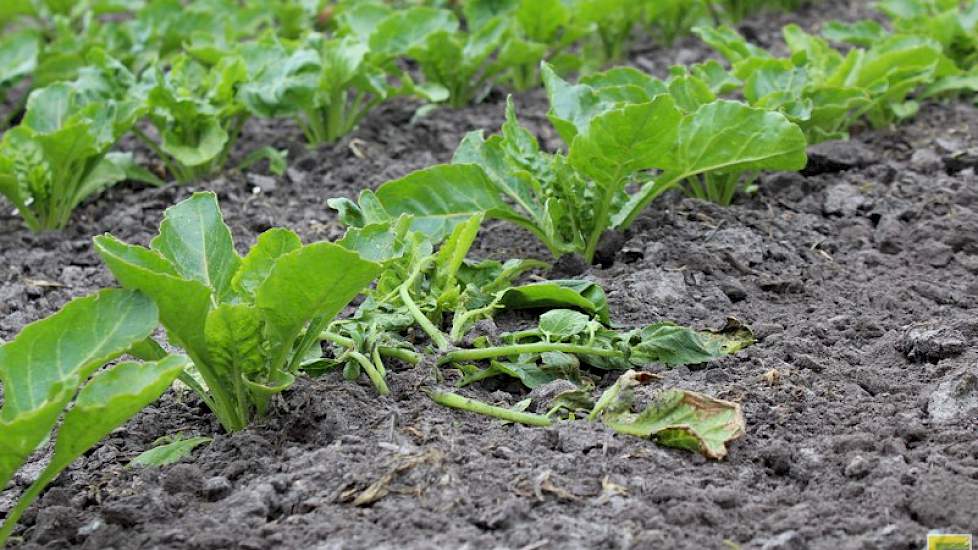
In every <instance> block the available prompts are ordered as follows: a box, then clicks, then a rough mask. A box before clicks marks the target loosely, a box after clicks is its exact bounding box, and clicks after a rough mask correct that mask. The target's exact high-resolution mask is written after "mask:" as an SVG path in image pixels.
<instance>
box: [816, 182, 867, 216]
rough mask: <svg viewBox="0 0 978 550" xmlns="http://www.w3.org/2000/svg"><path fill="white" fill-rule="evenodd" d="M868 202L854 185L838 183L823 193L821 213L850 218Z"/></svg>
mask: <svg viewBox="0 0 978 550" xmlns="http://www.w3.org/2000/svg"><path fill="white" fill-rule="evenodd" d="M868 202H869V201H868V200H867V199H866V197H865V196H864V195H863V194H862V193H861V192H860V191H859V188H857V187H856V186H855V185H851V184H848V183H840V184H838V185H833V186H832V187H829V189H828V191H826V192H825V202H823V203H822V211H823V212H824V213H825V214H827V215H837V216H852V215H854V214H855V213H856V212H858V211H859V210H861V209H863V208H865V207H866V205H867V203H868Z"/></svg>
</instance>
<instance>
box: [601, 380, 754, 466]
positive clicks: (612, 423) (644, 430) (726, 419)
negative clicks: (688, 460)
mask: <svg viewBox="0 0 978 550" xmlns="http://www.w3.org/2000/svg"><path fill="white" fill-rule="evenodd" d="M627 375H628V374H627V373H626V374H625V376H627ZM603 421H604V423H605V424H606V425H607V426H608V427H610V428H611V429H613V430H615V431H617V432H621V433H624V434H628V435H635V436H638V437H649V438H652V439H654V440H655V441H656V442H657V443H659V444H660V445H665V446H667V447H677V448H680V449H686V450H689V451H693V452H699V453H701V454H702V455H703V456H705V457H707V458H712V459H715V460H720V459H723V458H724V457H726V456H727V443H729V442H730V441H733V440H734V439H737V438H739V437H741V436H742V435H744V433H745V431H746V428H745V422H744V414H743V412H742V410H741V407H740V404H738V403H734V402H732V401H723V400H720V399H714V398H712V397H709V396H706V395H703V394H700V393H696V392H692V391H688V390H678V389H670V390H664V391H662V392H660V393H659V394H658V395H657V396H656V397H655V399H654V400H653V401H652V403H650V404H649V405H648V407H647V408H645V409H644V410H643V411H642V412H641V413H639V414H637V415H636V414H632V413H629V412H620V413H617V414H605V415H604V416H603Z"/></svg>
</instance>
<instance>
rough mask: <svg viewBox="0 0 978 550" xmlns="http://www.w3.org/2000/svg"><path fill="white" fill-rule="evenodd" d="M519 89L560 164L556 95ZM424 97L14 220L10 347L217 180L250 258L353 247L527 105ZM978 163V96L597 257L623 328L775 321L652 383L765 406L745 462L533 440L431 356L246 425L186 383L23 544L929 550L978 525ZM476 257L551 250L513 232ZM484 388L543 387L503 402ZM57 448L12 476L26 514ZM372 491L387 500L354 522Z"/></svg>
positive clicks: (769, 20)
mask: <svg viewBox="0 0 978 550" xmlns="http://www.w3.org/2000/svg"><path fill="white" fill-rule="evenodd" d="M853 4H854V6H851V5H849V4H846V3H844V2H830V3H828V4H827V5H826V4H823V8H822V9H821V10H820V11H818V12H817V13H816V12H814V11H810V12H801V13H799V14H794V15H792V16H767V17H761V18H756V19H754V20H752V21H750V22H749V23H748V27H749V28H751V29H753V32H754V34H755V35H756V36H758V37H762V38H763V37H767V38H764V39H765V40H768V41H771V42H775V41H776V40H777V38H776V32H775V31H774V30H773V29H776V28H779V27H780V25H781V24H783V23H784V22H786V21H792V20H796V21H802V22H804V21H820V20H824V19H825V18H843V19H845V18H847V17H850V16H852V15H853V14H857V15H862V13H861V10H862V8H861V7H860V3H855V2H854V3H853ZM636 52H637V53H636V54H635V56H634V57H633V59H632V62H633V63H636V64H639V65H642V64H646V65H648V64H649V63H653V64H655V63H658V65H657V67H659V68H662V67H666V66H668V64H669V63H671V62H673V61H684V62H688V61H691V60H695V59H698V58H702V57H703V55H704V51H703V50H702V48H699V47H698V46H697V45H696V43H695V40H689V41H683V42H682V43H680V44H679V45H677V46H676V47H674V48H671V49H668V50H663V49H657V48H651V47H649V48H644V49H643V48H642V47H641V45H639V47H638V48H637V49H636ZM649 60H653V61H649ZM665 61H668V62H665ZM646 68H648V67H646ZM516 100H517V105H518V107H519V110H520V113H521V116H522V117H523V118H524V120H525V121H526V122H527V123H528V124H529V125H530V127H531V128H533V129H534V130H535V131H536V132H537V133H538V135H539V136H540V138H541V140H543V141H544V142H545V143H547V144H549V145H550V146H556V144H557V142H556V140H555V136H554V134H553V131H552V130H551V129H550V127H549V125H548V124H547V122H546V118H545V112H546V98H545V96H544V95H543V94H542V93H540V92H534V93H530V94H525V95H521V96H518V97H517V98H516ZM415 107H416V106H415V105H412V104H408V103H397V104H394V105H391V106H388V107H385V108H384V109H382V110H381V111H379V112H377V113H375V114H373V115H372V116H371V117H370V118H369V120H367V121H366V123H365V124H364V125H363V126H362V127H361V128H360V129H359V130H358V131H356V132H355V133H354V134H353V135H352V136H351V137H350V138H347V139H346V140H345V141H344V142H342V143H340V144H339V145H337V146H335V147H332V148H325V149H321V150H316V151H308V150H306V149H305V148H304V147H303V146H302V145H301V134H300V133H299V132H298V130H297V129H296V128H295V127H294V126H292V125H291V124H289V123H285V122H282V121H274V122H265V123H257V122H254V123H252V124H251V125H250V126H249V128H248V131H247V134H246V139H245V147H247V146H248V145H259V144H260V145H264V144H272V145H276V146H278V147H286V148H289V150H290V169H289V171H288V173H287V174H286V175H285V176H283V177H273V176H267V175H264V174H261V173H246V174H241V173H238V172H235V171H230V172H228V173H227V174H226V175H224V176H222V177H220V178H218V179H216V180H214V181H210V182H207V183H206V184H201V185H199V186H194V187H176V186H168V187H164V188H161V189H152V188H133V187H117V188H115V189H113V190H111V191H109V192H108V193H106V194H105V195H103V196H101V197H99V198H98V199H96V200H94V201H91V202H89V203H87V204H85V205H83V207H82V208H80V209H79V211H78V212H77V213H76V216H75V222H74V223H73V224H72V226H71V227H70V228H69V229H67V230H65V231H64V232H62V233H60V234H51V235H43V236H33V235H31V234H29V233H28V232H27V231H26V230H25V229H24V228H23V227H22V226H21V224H20V222H19V220H18V219H17V218H16V217H14V216H12V215H10V213H9V212H8V211H4V212H3V213H2V214H0V338H2V339H9V338H12V337H13V336H14V335H15V334H16V332H17V331H18V330H19V329H20V328H21V327H22V326H23V325H24V324H26V323H28V322H30V321H33V320H36V319H39V318H41V317H43V316H46V315H48V314H50V313H52V312H53V311H55V310H56V309H57V308H59V307H60V306H62V305H63V304H64V303H65V302H67V301H68V300H69V299H71V298H72V297H76V296H80V295H83V294H86V293H88V292H91V291H94V290H96V289H97V288H100V287H103V286H109V285H111V284H112V283H113V281H112V278H111V275H109V274H108V272H107V270H105V269H104V268H103V267H102V266H101V265H100V263H99V261H98V259H97V258H96V257H95V255H94V254H93V252H92V249H91V244H90V243H91V241H90V238H91V236H92V235H96V234H99V233H103V232H112V233H113V234H115V235H116V236H118V237H120V238H123V239H125V240H128V241H130V242H139V243H146V242H148V240H149V239H150V237H151V236H152V235H153V234H155V231H156V227H157V225H158V223H159V220H160V218H161V215H162V211H163V209H164V208H166V207H167V206H169V205H171V204H173V203H174V202H176V201H178V200H180V199H182V198H184V197H186V196H187V195H188V194H189V193H191V192H192V191H194V190H199V189H210V190H214V191H216V192H217V193H218V195H219V196H220V199H221V202H222V205H223V208H224V211H225V216H226V221H227V222H228V224H229V225H230V226H231V227H232V229H233V232H234V234H235V237H236V238H237V240H238V243H239V246H240V247H241V250H242V251H244V250H245V249H246V248H247V246H250V244H251V243H252V242H254V239H255V238H256V236H257V235H258V234H259V233H260V232H261V231H263V230H265V229H267V228H269V227H272V226H287V227H290V228H293V229H295V230H296V231H298V232H299V233H300V234H301V235H302V236H303V238H304V239H306V240H307V241H313V240H319V239H333V238H336V237H338V236H339V235H340V234H341V232H342V228H341V226H340V225H339V224H338V222H337V221H336V218H335V215H334V213H333V212H331V211H330V210H329V209H328V208H326V206H325V201H326V199H327V198H329V197H333V196H354V195H355V193H356V192H357V190H358V189H361V188H363V187H368V186H370V187H376V186H377V185H379V184H380V183H382V182H384V181H386V180H389V179H392V178H396V177H399V176H402V175H404V174H407V173H409V172H410V171H412V170H415V169H418V168H422V167H424V166H427V165H430V164H433V163H436V162H445V161H447V160H448V159H449V158H450V157H451V152H452V151H453V150H454V147H455V145H456V144H457V142H458V140H459V139H460V138H461V136H462V135H463V134H464V133H465V132H466V131H469V130H473V129H479V128H486V129H487V130H490V131H495V128H496V127H497V126H498V124H499V123H500V122H501V121H502V117H503V107H504V97H503V96H502V95H501V94H498V93H497V94H494V95H492V96H491V97H490V98H489V100H488V101H487V102H486V103H484V104H482V105H479V106H475V107H471V108H467V109H462V110H456V111H453V110H447V109H445V110H439V111H436V112H435V113H433V114H431V115H429V116H428V117H426V118H423V119H421V120H420V121H417V122H415V123H411V119H412V115H413V112H414V108H415ZM976 152H978V110H976V109H975V107H974V106H973V105H971V104H968V103H963V102H959V103H949V104H943V105H928V106H925V107H924V108H923V109H922V111H921V113H920V114H919V115H918V116H917V117H916V119H915V120H914V121H912V122H909V123H907V124H904V125H902V126H900V127H898V128H895V129H891V130H879V131H868V130H865V131H860V132H858V133H857V134H856V135H854V137H853V140H852V141H850V142H847V143H828V144H823V145H820V146H817V147H815V148H813V150H812V154H811V156H812V162H811V165H810V167H809V169H808V170H806V172H805V173H803V174H773V175H768V176H764V177H763V179H762V181H761V186H760V192H759V193H757V194H756V195H754V196H751V197H744V198H741V199H739V200H738V202H737V204H735V205H734V206H732V207H730V208H718V207H716V206H713V205H711V204H707V203H703V202H699V201H695V200H689V199H684V198H683V197H681V196H680V195H678V194H674V195H670V196H667V197H664V198H663V199H662V200H659V201H658V202H656V203H655V204H654V205H653V206H652V207H651V208H650V209H649V210H648V212H647V213H646V214H645V215H644V216H643V217H642V218H641V219H640V220H639V221H638V222H637V223H636V225H635V226H634V227H633V229H632V230H631V231H630V232H629V233H628V234H626V235H623V236H622V239H621V241H620V242H619V243H617V246H616V247H615V248H614V250H613V251H612V256H613V260H614V263H613V264H612V265H610V266H609V267H606V268H603V267H587V268H586V269H584V271H583V273H581V274H580V275H581V276H583V277H586V278H590V279H593V280H595V281H598V282H600V283H601V284H602V285H603V286H604V287H605V288H606V289H607V291H608V294H609V300H610V302H611V304H612V308H613V315H614V318H615V319H616V320H617V321H618V322H619V323H621V324H624V325H636V324H640V323H647V322H652V321H656V320H660V319H664V318H665V319H672V320H675V321H677V322H681V323H687V324H692V325H695V326H698V327H710V326H719V325H721V324H722V323H723V321H724V319H725V318H726V317H727V316H731V315H732V316H735V317H738V318H739V319H741V320H742V321H744V322H746V323H747V324H748V325H750V326H751V327H752V328H753V329H754V331H755V332H756V334H757V337H758V342H757V344H756V345H754V346H753V347H750V348H748V349H747V350H745V351H743V352H741V353H739V354H738V355H737V356H735V357H728V358H724V359H723V360H719V361H715V362H712V363H709V364H707V365H702V366H700V367H697V368H695V369H690V368H677V369H672V370H662V369H660V368H659V367H656V366H651V367H650V369H651V370H656V371H660V372H661V374H662V375H663V376H664V381H663V384H668V385H671V386H678V387H683V388H688V389H692V390H697V391H702V392H706V393H709V394H711V395H715V396H718V397H721V398H725V399H732V400H736V401H739V402H741V403H742V404H743V406H744V410H745V414H746V418H747V423H748V433H747V435H746V437H744V438H743V439H741V440H739V441H737V442H736V443H734V444H733V445H732V446H731V449H730V454H729V457H728V459H727V460H725V461H723V462H710V461H706V460H705V459H703V458H701V457H699V456H697V455H693V454H690V453H686V452H683V451H677V450H670V449H664V448H660V447H657V446H656V445H654V444H652V443H650V442H648V441H644V440H641V439H638V438H632V437H626V436H622V435H617V434H615V433H613V432H610V431H609V430H606V429H604V428H602V427H600V426H597V425H590V424H588V423H586V422H566V421H565V422H558V423H557V424H556V425H555V426H554V427H552V428H548V429H540V428H527V427H522V426H514V425H503V424H501V423H500V422H498V421H495V420H491V419H488V418H484V417H480V416H475V415H468V414H465V413H459V412H456V411H451V410H447V409H443V408H441V407H439V406H437V405H435V404H433V403H432V402H430V401H429V400H428V399H427V398H426V397H424V396H423V395H420V394H419V393H418V392H417V391H416V390H415V388H416V385H417V384H418V382H419V381H420V380H421V379H422V378H423V377H424V376H425V373H422V372H420V371H418V370H413V369H406V368H401V369H397V370H395V371H394V372H392V373H391V380H390V382H391V389H392V394H391V396H389V397H386V398H378V397H377V396H376V395H375V394H374V392H373V390H372V389H371V388H370V387H369V386H367V385H366V384H360V385H358V384H353V383H349V382H345V381H344V380H343V379H342V378H341V377H340V376H339V375H338V374H337V375H329V376H326V377H323V378H321V379H317V380H306V379H303V380H300V381H299V383H297V384H296V386H295V387H294V388H292V389H290V390H289V391H287V392H286V393H285V394H284V396H283V399H282V400H281V402H279V403H278V404H277V405H276V407H275V409H274V411H273V412H272V414H271V416H270V417H269V418H268V419H267V420H265V421H263V422H262V423H261V424H259V425H257V426H254V427H252V428H250V429H247V430H244V431H242V432H240V433H236V434H234V435H224V434H221V433H220V429H219V427H218V425H217V424H216V422H215V421H214V420H213V419H212V418H211V417H210V415H209V414H208V412H207V410H206V408H205V407H204V406H203V405H202V404H201V402H200V401H199V400H197V399H196V398H195V397H194V396H193V395H192V394H189V393H183V392H179V391H176V390H171V391H170V392H168V393H167V394H166V395H165V396H164V397H163V398H162V399H161V400H160V401H159V402H158V403H156V404H155V405H153V406H151V407H150V408H148V409H146V410H145V411H144V412H142V413H141V414H139V415H138V416H137V417H136V418H135V419H134V420H133V421H131V422H130V423H129V424H128V425H126V426H125V427H124V428H121V429H119V430H117V431H116V432H114V433H113V434H112V435H111V436H110V437H109V438H107V439H106V440H105V441H103V442H102V443H101V444H100V445H98V446H97V447H96V448H95V449H93V450H92V451H91V452H90V453H88V454H87V455H86V456H85V457H84V458H82V459H80V460H79V461H77V462H76V464H74V465H73V466H72V468H71V469H69V470H68V471H66V472H65V473H64V474H62V476H61V477H60V478H59V479H58V481H57V482H55V483H54V484H52V486H51V487H50V488H49V489H48V490H47V491H46V493H45V494H44V496H43V497H42V498H41V499H40V501H39V502H38V503H37V504H36V505H35V506H33V507H32V508H31V510H30V511H29V512H28V514H27V515H26V516H25V517H24V519H23V521H22V523H21V526H20V527H19V529H18V531H17V532H16V535H17V537H19V539H18V540H17V541H14V544H13V547H15V548H21V549H25V550H26V549H31V550H33V549H40V548H69V547H71V548H86V549H110V548H113V549H129V548H146V549H151V548H188V549H195V550H196V549H199V550H205V549H226V548H240V549H264V548H281V549H308V548H317V549H324V550H325V549H333V548H337V549H339V548H343V549H347V548H418V549H421V548H512V549H517V548H522V549H531V548H532V549H538V548H539V549H547V548H555V549H556V548H736V547H743V548H764V549H820V548H825V549H853V550H855V549H907V550H910V549H917V548H920V547H922V546H923V545H924V538H925V536H926V533H927V532H928V531H930V530H938V529H939V530H944V531H950V532H971V533H975V534H978V437H976V435H978V431H976V430H978V346H976V344H978V316H976V312H978V307H976V306H978V176H976V173H975V170H976V166H978V155H976V154H975V153H976ZM477 253H478V254H482V255H486V256H490V255H491V256H495V257H512V256H519V257H526V256H537V257H544V256H543V251H542V250H541V249H540V247H539V246H537V245H536V244H535V243H534V242H533V240H532V238H531V236H530V235H528V234H525V233H522V232H521V231H520V230H518V229H514V228H512V227H511V226H508V225H503V224H499V223H490V224H487V226H486V227H485V228H484V229H483V232H482V234H481V237H480V241H479V243H478V245H477ZM572 268H573V266H570V269H571V271H574V270H573V269H572ZM560 269H561V270H562V271H564V272H566V271H567V270H568V269H569V268H568V266H567V265H562V266H561V267H560ZM609 380H610V378H609ZM467 393H468V394H470V395H473V396H475V397H478V398H481V399H484V400H487V401H491V402H494V403H499V404H505V405H512V404H514V403H516V402H517V401H519V400H520V399H522V398H523V397H525V394H524V392H521V391H518V390H516V389H515V388H513V387H511V386H500V385H482V386H475V387H472V388H469V389H468V390H467ZM177 431H181V432H184V433H185V434H188V435H189V434H204V435H212V436H214V442H213V443H212V444H210V445H208V446H204V447H201V448H199V449H198V450H197V451H196V452H195V453H194V454H193V455H192V456H191V457H190V458H189V459H187V460H186V461H184V462H182V463H179V464H176V465H172V466H168V467H165V468H162V469H137V468H129V467H127V466H126V465H127V463H128V461H129V460H130V459H131V458H132V457H133V456H135V455H136V454H138V453H139V452H141V451H143V450H145V449H147V448H148V447H149V446H150V445H151V443H152V442H153V441H154V440H155V439H156V438H158V437H160V436H163V435H166V434H172V433H175V432H177ZM41 460H43V459H40V458H39V459H38V461H37V462H32V463H31V464H30V465H28V467H27V468H25V469H24V471H22V472H21V473H19V474H18V476H17V478H16V479H15V480H14V482H13V483H12V486H10V487H7V488H0V514H3V513H5V511H6V510H8V509H9V508H10V506H11V505H12V502H13V499H14V497H16V496H17V495H18V494H19V493H20V492H21V491H23V489H24V488H25V487H26V485H27V484H28V483H29V482H30V481H31V479H32V478H33V476H35V475H36V474H37V470H38V468H39V467H40V466H41V465H42V464H43V462H41ZM365 491H374V492H375V493H376V495H377V496H378V497H379V498H376V499H375V500H374V501H373V502H372V503H370V504H369V505H366V506H356V505H354V503H353V500H354V499H355V498H356V497H357V496H359V495H361V494H363V493H364V492H365ZM737 545H739V546H737Z"/></svg>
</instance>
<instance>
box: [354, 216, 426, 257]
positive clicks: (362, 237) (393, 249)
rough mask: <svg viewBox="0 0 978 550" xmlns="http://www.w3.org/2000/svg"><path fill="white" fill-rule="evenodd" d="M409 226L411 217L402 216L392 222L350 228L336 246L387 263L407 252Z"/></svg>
mask: <svg viewBox="0 0 978 550" xmlns="http://www.w3.org/2000/svg"><path fill="white" fill-rule="evenodd" d="M410 225H411V216H407V215H402V216H400V217H399V218H397V219H396V220H394V221H386V222H383V223H375V224H371V225H368V226H366V227H350V228H348V229H347V230H346V234H345V235H343V238H342V239H340V240H339V241H337V242H336V244H338V245H340V246H342V247H343V248H346V249H347V250H352V251H354V252H356V253H358V254H360V256H362V257H363V258H364V259H367V260H370V261H373V262H381V263H383V262H388V261H390V260H394V259H397V258H400V257H402V256H404V254H405V253H406V252H407V251H408V249H409V245H408V242H407V240H406V238H405V237H406V235H407V233H408V229H409V227H410Z"/></svg>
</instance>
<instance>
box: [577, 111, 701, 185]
mask: <svg viewBox="0 0 978 550" xmlns="http://www.w3.org/2000/svg"><path fill="white" fill-rule="evenodd" d="M681 120H682V113H681V112H680V111H679V109H678V108H677V107H676V103H675V101H674V100H673V98H672V97H671V96H668V95H660V96H658V97H656V98H655V99H654V100H653V101H651V102H650V103H643V104H640V105H629V106H627V107H624V108H622V109H615V110H612V111H608V112H606V113H604V114H602V115H599V116H597V117H595V118H594V119H593V120H592V121H591V123H590V124H589V125H588V128H587V130H586V132H585V133H581V134H578V136H577V137H576V138H575V139H574V143H573V144H572V145H571V149H570V157H569V158H570V161H571V164H572V165H574V167H575V168H576V169H577V170H578V171H579V172H581V173H583V174H587V175H588V176H589V177H591V178H592V179H593V180H594V181H595V183H597V184H598V185H600V186H601V187H603V188H607V187H613V186H617V185H623V184H624V183H625V181H624V180H625V178H627V177H628V176H630V175H632V174H634V173H635V172H638V171H640V170H646V169H649V168H663V169H666V168H672V166H670V165H668V164H667V159H668V158H669V156H668V153H669V151H670V150H671V149H672V148H673V146H674V144H675V141H676V135H677V134H678V132H679V126H680V121H681Z"/></svg>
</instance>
